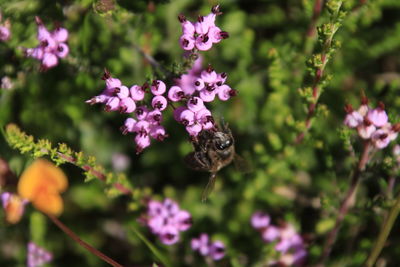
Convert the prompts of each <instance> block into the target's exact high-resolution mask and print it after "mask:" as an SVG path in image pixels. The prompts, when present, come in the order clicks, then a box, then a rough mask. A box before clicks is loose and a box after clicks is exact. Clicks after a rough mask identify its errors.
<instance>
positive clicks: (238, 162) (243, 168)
mask: <svg viewBox="0 0 400 267" xmlns="http://www.w3.org/2000/svg"><path fill="white" fill-rule="evenodd" d="M233 162H234V164H235V168H236V170H238V171H240V172H242V173H249V172H251V171H252V168H251V166H250V164H249V162H248V161H247V160H245V159H244V158H242V157H241V156H239V155H238V154H236V153H235V156H234V157H233Z"/></svg>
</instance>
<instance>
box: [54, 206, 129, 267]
mask: <svg viewBox="0 0 400 267" xmlns="http://www.w3.org/2000/svg"><path fill="white" fill-rule="evenodd" d="M47 216H48V217H49V218H50V220H52V221H53V222H54V223H55V224H56V225H57V226H58V227H59V228H60V229H61V230H63V231H64V233H66V234H67V235H68V236H69V237H71V238H72V239H73V240H74V241H76V242H77V243H78V244H79V245H80V246H82V247H84V248H85V249H86V250H88V251H89V252H90V253H92V254H93V255H95V256H97V257H99V258H100V259H102V260H103V261H105V262H107V263H108V264H110V265H112V266H114V267H123V265H121V264H119V263H118V262H116V261H114V260H113V259H111V258H109V257H108V256H106V255H104V254H103V253H101V252H100V251H98V250H97V249H95V248H94V247H92V246H91V245H89V244H88V243H86V242H85V241H83V240H82V239H80V238H79V236H78V235H77V234H75V233H74V232H73V231H72V230H71V229H69V228H68V227H67V226H66V225H65V224H63V223H62V222H61V221H60V220H59V219H57V218H56V217H54V216H53V215H49V214H47Z"/></svg>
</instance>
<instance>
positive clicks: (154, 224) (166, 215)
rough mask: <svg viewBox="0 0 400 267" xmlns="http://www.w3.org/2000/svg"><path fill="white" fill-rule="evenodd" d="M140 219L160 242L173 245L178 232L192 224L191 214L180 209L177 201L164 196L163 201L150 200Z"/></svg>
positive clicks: (176, 240)
mask: <svg viewBox="0 0 400 267" xmlns="http://www.w3.org/2000/svg"><path fill="white" fill-rule="evenodd" d="M144 218H145V219H144V220H142V221H143V222H144V223H145V224H146V225H147V227H148V228H149V229H150V230H151V232H152V233H153V234H155V235H157V236H158V238H159V240H160V241H161V243H163V244H165V245H173V244H175V243H177V242H178V241H179V236H180V232H183V231H186V230H188V229H189V228H190V227H191V226H192V216H191V215H190V213H189V212H188V211H186V210H181V209H180V207H179V205H178V203H176V202H175V201H173V200H171V199H169V198H166V199H165V200H164V201H163V202H160V201H155V200H150V201H149V202H148V204H147V214H146V215H144Z"/></svg>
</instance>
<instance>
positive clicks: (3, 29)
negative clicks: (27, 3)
mask: <svg viewBox="0 0 400 267" xmlns="http://www.w3.org/2000/svg"><path fill="white" fill-rule="evenodd" d="M1 20H2V16H1V14H0V23H1ZM10 28H11V24H10V21H9V20H8V19H7V20H6V21H4V22H3V23H1V24H0V41H1V42H6V41H8V40H10V37H11V30H10Z"/></svg>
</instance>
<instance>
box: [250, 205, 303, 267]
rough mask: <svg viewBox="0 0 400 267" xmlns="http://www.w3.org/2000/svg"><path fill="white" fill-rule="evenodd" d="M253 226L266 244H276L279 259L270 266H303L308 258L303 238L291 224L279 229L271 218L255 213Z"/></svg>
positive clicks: (252, 221)
mask: <svg viewBox="0 0 400 267" xmlns="http://www.w3.org/2000/svg"><path fill="white" fill-rule="evenodd" d="M250 221H251V225H252V226H253V227H254V228H255V229H257V230H258V231H259V232H260V233H261V236H262V239H263V240H264V241H265V242H266V243H272V242H275V245H274V249H275V251H277V252H278V254H279V255H278V256H279V257H278V259H276V260H273V261H271V262H270V265H275V264H280V265H283V266H302V265H303V263H304V261H305V258H306V256H307V251H306V249H305V244H304V241H303V238H302V237H301V236H300V235H299V234H298V233H297V232H296V229H295V228H294V227H293V225H291V224H283V225H282V226H280V227H278V226H275V225H273V224H271V223H270V217H269V216H268V215H267V214H265V213H263V212H260V211H258V212H255V213H254V214H253V216H252V217H251V220H250Z"/></svg>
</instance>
